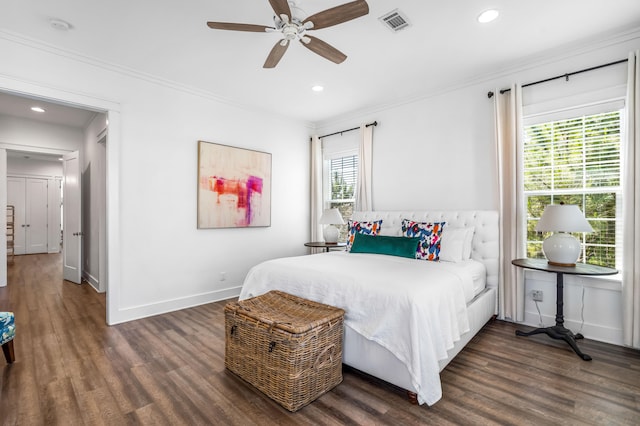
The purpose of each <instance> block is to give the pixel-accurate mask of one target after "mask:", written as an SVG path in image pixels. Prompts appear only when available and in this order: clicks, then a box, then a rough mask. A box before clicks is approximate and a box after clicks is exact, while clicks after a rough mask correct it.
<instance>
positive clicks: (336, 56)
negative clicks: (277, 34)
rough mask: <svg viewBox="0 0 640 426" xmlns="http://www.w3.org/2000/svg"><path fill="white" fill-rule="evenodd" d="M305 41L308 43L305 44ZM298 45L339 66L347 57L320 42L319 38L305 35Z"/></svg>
mask: <svg viewBox="0 0 640 426" xmlns="http://www.w3.org/2000/svg"><path fill="white" fill-rule="evenodd" d="M305 39H309V41H308V42H306V41H305ZM300 43H302V45H303V46H304V47H306V48H307V49H309V50H311V51H312V52H315V53H317V54H318V55H320V56H322V57H323V58H326V59H328V60H330V61H331V62H335V63H336V64H341V63H342V62H344V60H345V59H347V55H345V54H344V53H342V52H341V51H339V50H338V49H336V48H335V47H333V46H331V45H329V44H328V43H325V42H324V41H322V40H320V39H319V38H316V37H312V36H310V35H305V36H304V37H303V38H302V39H301V40H300Z"/></svg>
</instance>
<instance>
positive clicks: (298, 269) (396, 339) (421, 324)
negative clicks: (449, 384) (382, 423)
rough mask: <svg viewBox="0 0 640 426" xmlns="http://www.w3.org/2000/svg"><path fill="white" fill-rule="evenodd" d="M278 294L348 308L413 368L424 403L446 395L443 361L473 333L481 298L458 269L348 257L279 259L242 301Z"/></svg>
mask: <svg viewBox="0 0 640 426" xmlns="http://www.w3.org/2000/svg"><path fill="white" fill-rule="evenodd" d="M273 289H278V290H282V291H285V292H287V293H291V294H294V295H296V296H300V297H304V298H307V299H310V300H314V301H317V302H321V303H326V304H329V305H332V306H337V307H340V308H342V309H344V310H345V312H346V314H345V325H348V326H349V327H351V328H352V329H353V330H354V331H356V332H357V333H359V334H361V335H363V336H364V337H365V338H367V339H370V340H373V341H375V342H377V343H378V344H380V345H382V346H384V347H385V348H386V349H388V350H389V351H390V352H391V353H393V354H394V355H395V356H396V357H397V358H398V359H399V360H400V361H401V362H402V363H403V364H404V365H406V367H407V370H408V371H409V374H410V375H411V377H412V381H413V385H414V386H415V390H416V391H417V392H416V393H417V394H418V400H419V402H420V403H422V402H426V403H427V404H430V405H431V404H433V403H435V402H436V401H438V400H439V399H440V398H441V397H442V388H441V385H440V375H439V366H438V361H439V360H441V359H445V358H446V357H447V350H448V349H451V348H452V347H453V344H454V343H455V342H456V341H457V340H458V339H459V338H460V335H461V334H464V333H465V332H467V331H468V330H469V321H468V317H467V308H466V297H469V295H471V296H470V297H471V298H472V297H473V284H472V279H471V276H470V274H468V273H467V272H465V271H464V270H461V269H458V268H456V267H455V264H448V263H445V262H429V261H421V260H415V259H406V258H401V257H394V256H385V255H376V254H359V253H346V252H329V253H322V254H315V255H307V256H300V257H290V258H283V259H275V260H270V261H267V262H263V263H261V264H259V265H257V266H255V267H253V268H252V269H251V270H250V271H249V273H248V274H247V277H246V279H245V282H244V285H243V288H242V291H241V293H240V299H246V298H249V297H254V296H258V295H260V294H263V293H266V292H268V291H269V290H273ZM352 367H355V368H358V366H357V365H353V366H352Z"/></svg>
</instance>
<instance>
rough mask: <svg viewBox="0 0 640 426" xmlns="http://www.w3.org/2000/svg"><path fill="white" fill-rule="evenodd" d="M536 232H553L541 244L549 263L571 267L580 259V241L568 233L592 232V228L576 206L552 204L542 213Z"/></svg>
mask: <svg viewBox="0 0 640 426" xmlns="http://www.w3.org/2000/svg"><path fill="white" fill-rule="evenodd" d="M536 231H537V232H554V234H553V235H551V236H550V237H548V238H547V239H545V240H544V242H543V243H542V251H543V252H544V255H545V257H546V258H547V261H548V262H549V263H551V264H553V265H560V266H573V265H575V264H576V261H577V260H578V258H579V257H580V241H578V239H577V238H575V237H574V236H573V235H571V234H570V232H593V228H591V225H589V222H587V219H585V217H584V215H583V214H582V212H581V211H580V208H579V207H578V206H576V205H574V204H552V205H548V206H547V207H545V209H544V212H542V217H541V218H540V221H539V222H538V225H537V226H536Z"/></svg>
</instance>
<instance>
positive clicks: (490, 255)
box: [353, 210, 500, 287]
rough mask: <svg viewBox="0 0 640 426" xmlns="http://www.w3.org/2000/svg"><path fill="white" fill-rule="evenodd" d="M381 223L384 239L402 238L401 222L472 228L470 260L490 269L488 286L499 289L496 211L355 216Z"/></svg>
mask: <svg viewBox="0 0 640 426" xmlns="http://www.w3.org/2000/svg"><path fill="white" fill-rule="evenodd" d="M380 219H382V226H381V228H380V234H381V235H395V236H400V235H402V220H403V219H409V220H414V221H416V222H447V224H446V225H445V226H450V227H454V228H462V227H467V226H473V227H474V228H475V233H474V234H473V240H472V242H471V258H472V259H475V260H477V261H479V262H482V263H484V265H485V267H486V268H487V286H489V287H498V257H499V250H500V243H499V227H498V212H497V211H495V210H428V211H365V212H353V220H357V221H371V220H380Z"/></svg>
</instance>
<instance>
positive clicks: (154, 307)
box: [109, 285, 242, 325]
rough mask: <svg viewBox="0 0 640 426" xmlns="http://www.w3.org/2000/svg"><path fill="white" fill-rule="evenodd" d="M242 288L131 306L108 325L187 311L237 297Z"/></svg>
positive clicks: (120, 312) (122, 310)
mask: <svg viewBox="0 0 640 426" xmlns="http://www.w3.org/2000/svg"><path fill="white" fill-rule="evenodd" d="M241 289H242V286H241V285H239V286H235V287H229V288H225V289H222V290H216V291H209V292H206V293H200V294H195V295H189V296H186V297H179V298H177V299H170V300H163V301H160V302H154V303H148V304H144V305H137V306H131V307H128V308H122V309H119V310H118V317H117V318H116V319H114V318H112V322H110V323H109V325H114V324H119V323H123V322H127V321H133V320H137V319H140V318H147V317H150V316H154V315H160V314H164V313H167V312H174V311H177V310H180V309H188V308H192V307H194V306H200V305H204V304H207V303H213V302H218V301H221V300H227V299H231V298H233V297H238V295H239V294H240V290H241Z"/></svg>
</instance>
